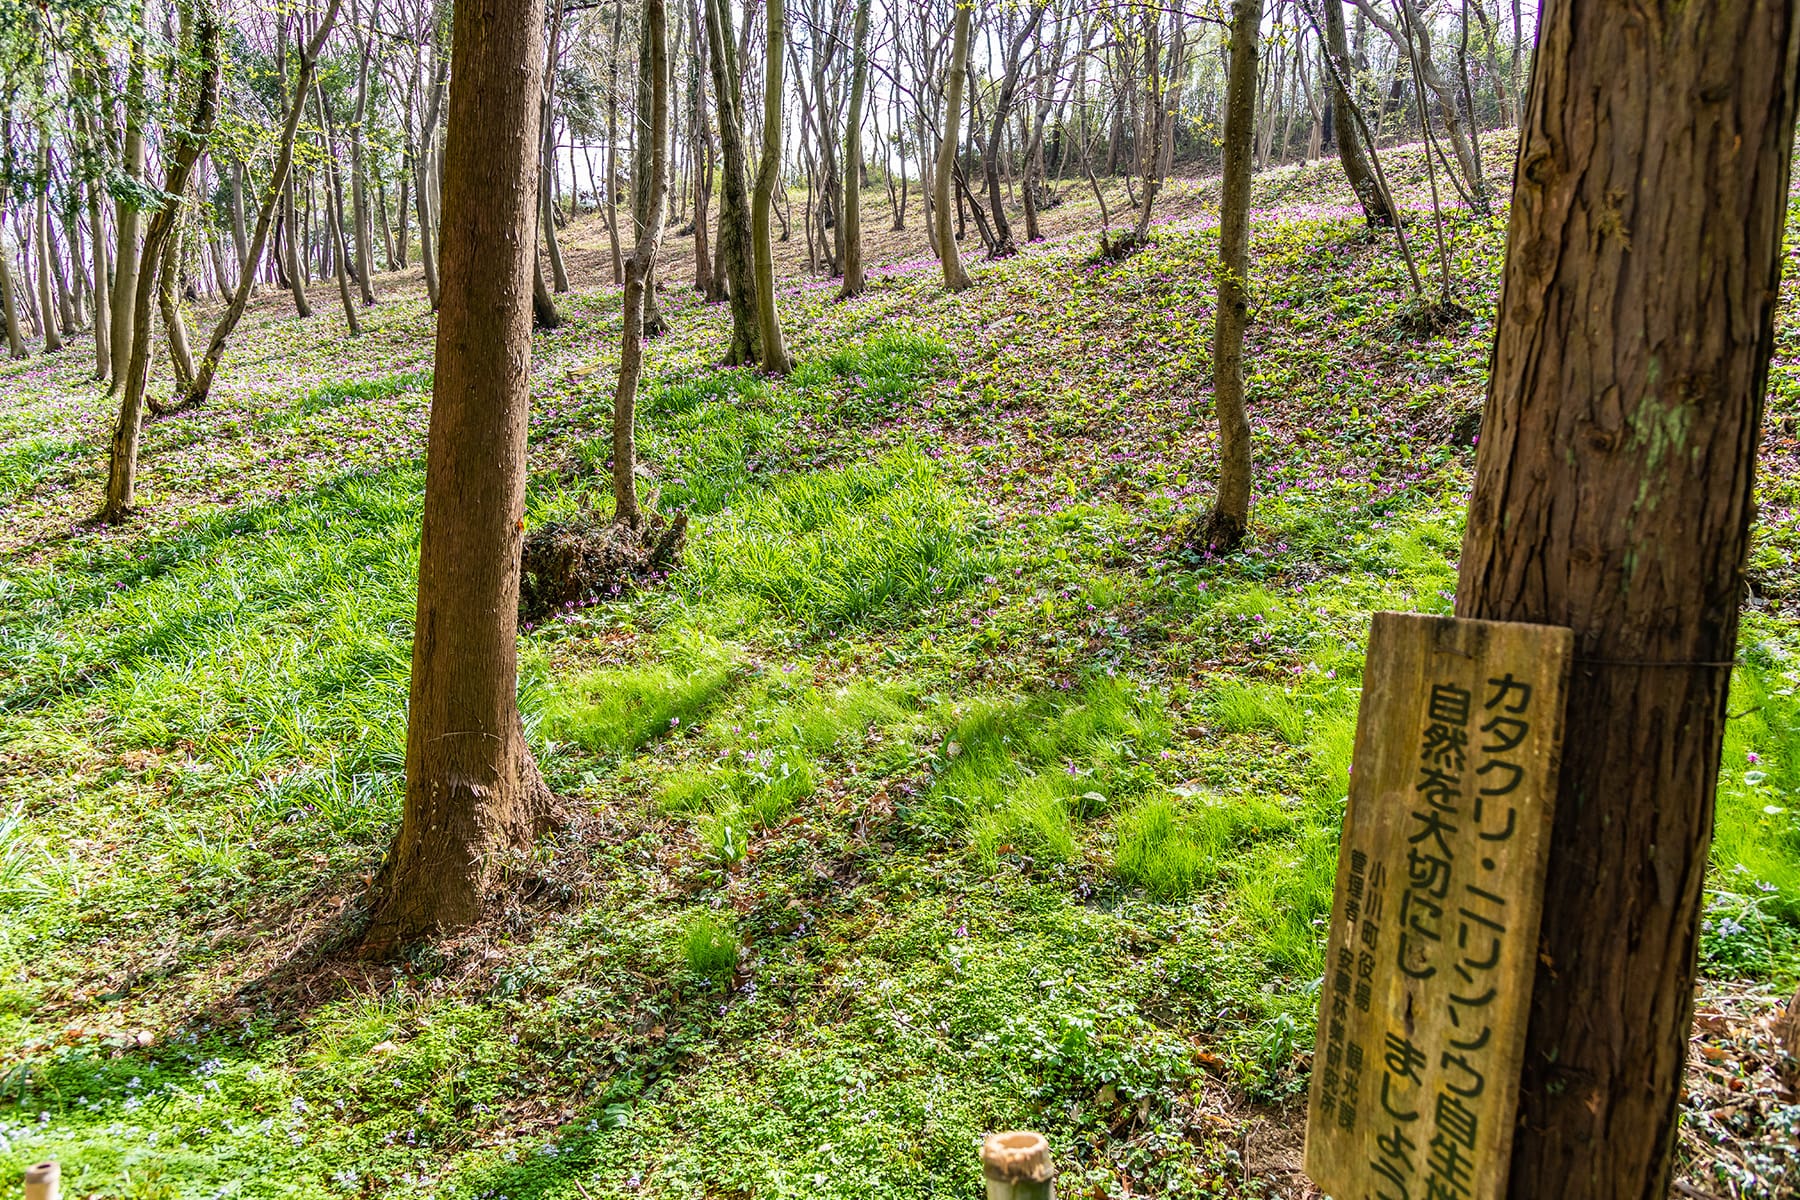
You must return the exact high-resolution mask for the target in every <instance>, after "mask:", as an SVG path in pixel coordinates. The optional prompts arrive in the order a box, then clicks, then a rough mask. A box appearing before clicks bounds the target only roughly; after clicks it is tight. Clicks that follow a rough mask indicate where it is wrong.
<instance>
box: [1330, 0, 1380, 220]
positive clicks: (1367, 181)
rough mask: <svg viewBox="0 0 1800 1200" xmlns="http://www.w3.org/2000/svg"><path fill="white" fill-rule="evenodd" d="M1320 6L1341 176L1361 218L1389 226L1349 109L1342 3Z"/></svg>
mask: <svg viewBox="0 0 1800 1200" xmlns="http://www.w3.org/2000/svg"><path fill="white" fill-rule="evenodd" d="M1323 7H1324V9H1325V39H1326V51H1327V53H1328V54H1329V55H1330V61H1329V62H1328V63H1327V64H1326V75H1327V77H1328V78H1329V79H1330V82H1331V111H1332V115H1333V125H1332V132H1333V133H1334V134H1336V136H1337V144H1338V161H1339V162H1341V163H1343V164H1344V177H1345V178H1346V179H1348V180H1349V181H1350V190H1351V191H1353V192H1355V193H1356V201H1357V203H1358V204H1360V205H1362V210H1363V217H1364V219H1366V220H1367V221H1368V222H1369V224H1370V225H1372V226H1379V225H1392V224H1393V223H1394V210H1393V207H1392V205H1390V204H1389V203H1388V198H1387V193H1386V192H1385V191H1383V190H1382V188H1381V186H1380V184H1379V183H1378V182H1377V181H1376V179H1375V175H1374V172H1372V171H1371V170H1370V169H1369V160H1368V157H1367V154H1368V151H1367V148H1366V147H1365V146H1364V145H1363V139H1362V134H1361V132H1360V131H1359V130H1358V129H1357V127H1356V118H1355V115H1354V114H1353V113H1352V112H1351V106H1352V105H1354V104H1355V103H1356V98H1355V97H1354V96H1352V95H1351V94H1350V91H1349V87H1348V83H1349V81H1350V80H1351V79H1354V78H1355V72H1354V70H1353V69H1352V67H1351V64H1350V49H1349V47H1348V45H1346V43H1345V37H1344V6H1343V5H1342V4H1340V3H1335V2H1334V0H1325V3H1324V5H1323Z"/></svg>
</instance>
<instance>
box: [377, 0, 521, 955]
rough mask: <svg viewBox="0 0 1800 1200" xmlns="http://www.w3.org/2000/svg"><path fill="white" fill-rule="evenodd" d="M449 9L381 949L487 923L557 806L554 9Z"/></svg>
mask: <svg viewBox="0 0 1800 1200" xmlns="http://www.w3.org/2000/svg"><path fill="white" fill-rule="evenodd" d="M453 11H454V17H453V21H454V33H453V35H452V36H453V53H454V57H455V60H456V74H455V77H454V78H453V79H451V81H450V126H449V131H450V132H449V139H448V142H447V144H446V147H445V150H444V222H443V283H444V289H443V296H442V308H441V310H440V312H439V315H438V328H437V362H436V378H435V382H434V384H433V389H432V402H431V431H430V437H429V442H428V447H427V452H426V468H425V515H424V528H423V533H422V536H421V539H420V544H419V602H418V617H417V621H416V622H415V626H414V629H415V632H414V635H413V656H412V694H411V701H410V704H409V705H408V709H407V729H406V800H405V804H404V808H403V810H402V815H401V822H400V830H399V832H398V834H397V835H396V836H395V839H394V844H393V846H392V847H391V848H390V849H389V850H388V853H387V857H386V858H385V859H384V860H383V862H382V865H381V869H380V871H379V872H378V873H377V874H376V877H375V881H374V883H373V884H372V886H371V887H370V890H369V897H368V899H369V908H370V919H369V928H368V931H367V933H366V934H365V935H364V941H363V946H364V949H365V951H366V952H368V953H372V954H388V953H392V952H393V951H395V950H397V949H399V948H401V947H403V946H405V945H407V944H408V943H411V942H414V941H416V940H417V939H419V938H422V937H426V936H428V935H431V934H433V933H437V932H448V931H452V930H456V929H460V928H464V927H467V926H468V925H470V924H472V923H473V922H475V921H476V920H478V919H479V918H480V916H481V912H482V895H483V892H484V890H485V888H486V885H487V884H488V882H489V881H490V880H491V878H492V876H493V873H494V869H495V867H496V865H497V862H498V860H499V859H500V858H501V856H503V855H505V854H507V853H509V852H514V851H520V850H523V849H525V848H527V847H529V846H530V845H531V842H532V841H533V839H534V838H535V837H536V836H537V835H538V834H539V833H540V832H542V831H543V830H544V829H545V828H546V827H547V826H548V824H549V822H550V818H551V808H552V800H551V797H550V794H549V791H548V789H547V788H546V787H545V786H544V783H543V780H542V778H541V777H540V776H539V774H538V771H537V766H536V764H535V763H534V762H533V760H532V757H531V751H530V748H529V747H528V746H527V745H526V742H525V734H524V730H523V728H522V727H521V724H520V720H519V707H518V654H517V646H518V611H519V552H520V548H521V544H522V542H523V537H524V535H523V533H522V530H523V529H524V525H525V521H524V516H525V434H526V425H527V424H528V420H529V416H530V408H531V303H530V292H531V265H532V261H533V259H534V258H535V257H536V254H535V248H536V246H537V229H536V225H537V212H538V170H537V168H538V153H539V146H538V109H539V100H540V98H541V97H540V95H539V88H540V86H541V84H542V76H541V72H542V71H543V69H544V57H543V44H542V30H543V25H544V6H543V0H513V2H512V3H506V4H491V3H490V4H479V3H462V4H458V5H456V6H455V8H454V10H453Z"/></svg>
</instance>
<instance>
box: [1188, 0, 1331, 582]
mask: <svg viewBox="0 0 1800 1200" xmlns="http://www.w3.org/2000/svg"><path fill="white" fill-rule="evenodd" d="M1331 2H1333V0H1327V3H1331ZM1262 10H1263V0H1232V5H1231V69H1230V73H1229V75H1228V77H1227V79H1226V83H1225V138H1224V142H1225V145H1224V156H1225V177H1224V180H1223V181H1222V183H1221V184H1220V195H1219V301H1218V308H1217V310H1216V311H1215V312H1214V314H1213V409H1214V411H1215V412H1216V413H1217V414H1218V418H1219V493H1218V498H1217V499H1216V500H1214V502H1213V508H1212V512H1211V513H1210V514H1209V515H1208V516H1207V520H1206V528H1205V530H1204V532H1203V534H1202V540H1203V541H1204V543H1205V547H1206V550H1207V552H1208V553H1210V554H1228V553H1230V552H1231V551H1233V550H1235V549H1236V548H1237V546H1238V544H1239V543H1240V542H1242V541H1243V540H1244V531H1245V529H1246V528H1247V527H1248V526H1249V523H1250V420H1249V418H1248V417H1247V416H1246V415H1245V413H1244V326H1245V324H1247V323H1248V320H1249V275H1250V159H1251V149H1252V148H1251V139H1252V137H1253V136H1254V134H1255V129H1254V126H1255V121H1256V56H1257V37H1258V34H1259V32H1260V30H1261V27H1262Z"/></svg>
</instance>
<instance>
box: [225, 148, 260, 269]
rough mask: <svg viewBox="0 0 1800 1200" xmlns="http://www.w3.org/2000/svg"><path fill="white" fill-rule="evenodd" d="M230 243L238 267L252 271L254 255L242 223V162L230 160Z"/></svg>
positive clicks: (254, 264)
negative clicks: (235, 252) (234, 251)
mask: <svg viewBox="0 0 1800 1200" xmlns="http://www.w3.org/2000/svg"><path fill="white" fill-rule="evenodd" d="M231 245H232V249H234V250H236V251H237V260H238V268H239V269H240V270H244V271H254V270H255V267H256V263H255V257H256V256H255V255H253V254H251V253H250V239H249V238H248V237H247V236H246V234H245V225H244V164H243V163H242V162H241V161H240V160H238V159H235V158H234V159H232V160H231Z"/></svg>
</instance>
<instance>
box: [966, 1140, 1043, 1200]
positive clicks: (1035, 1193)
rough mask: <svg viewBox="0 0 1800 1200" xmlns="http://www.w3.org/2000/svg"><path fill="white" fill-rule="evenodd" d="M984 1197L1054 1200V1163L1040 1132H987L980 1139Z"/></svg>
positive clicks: (1001, 1199) (992, 1199)
mask: <svg viewBox="0 0 1800 1200" xmlns="http://www.w3.org/2000/svg"><path fill="white" fill-rule="evenodd" d="M981 1174H982V1178H984V1179H986V1180H987V1200H1056V1164H1054V1163H1053V1162H1051V1161H1050V1143H1049V1142H1047V1141H1045V1140H1044V1135H1043V1134H1041V1133H1031V1132H1028V1131H1024V1130H1019V1131H1015V1132H1011V1133H990V1134H988V1136H987V1139H986V1140H985V1141H983V1142H982V1143H981Z"/></svg>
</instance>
